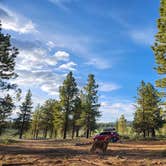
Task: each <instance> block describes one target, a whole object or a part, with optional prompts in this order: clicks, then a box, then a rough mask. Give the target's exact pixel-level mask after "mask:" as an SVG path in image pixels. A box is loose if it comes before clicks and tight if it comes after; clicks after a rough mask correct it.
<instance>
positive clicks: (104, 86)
mask: <svg viewBox="0 0 166 166" xmlns="http://www.w3.org/2000/svg"><path fill="white" fill-rule="evenodd" d="M120 88H121V87H120V86H119V85H117V84H114V83H108V82H106V83H105V82H100V83H99V90H100V91H102V92H110V91H114V90H118V89H120Z"/></svg>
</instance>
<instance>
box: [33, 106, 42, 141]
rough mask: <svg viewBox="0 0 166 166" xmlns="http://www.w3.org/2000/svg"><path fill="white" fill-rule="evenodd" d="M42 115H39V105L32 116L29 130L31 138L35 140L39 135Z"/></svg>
mask: <svg viewBox="0 0 166 166" xmlns="http://www.w3.org/2000/svg"><path fill="white" fill-rule="evenodd" d="M41 120H42V114H41V107H40V105H37V107H36V109H35V111H34V112H33V115H32V123H31V129H32V135H33V138H35V139H37V138H38V135H39V131H40V130H41V126H42V123H41V122H42V121H41Z"/></svg>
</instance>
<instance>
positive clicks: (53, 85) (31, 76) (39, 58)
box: [13, 43, 76, 98]
mask: <svg viewBox="0 0 166 166" xmlns="http://www.w3.org/2000/svg"><path fill="white" fill-rule="evenodd" d="M19 44H20V43H19ZM20 45H22V46H23V47H22V48H20V53H19V54H18V56H17V59H16V72H17V73H18V75H19V77H18V78H17V79H16V80H14V81H13V82H14V83H17V84H18V85H19V86H22V87H29V88H39V89H40V90H42V91H44V92H46V93H48V94H49V95H52V96H55V97H56V98H58V92H59V86H60V85H61V84H62V82H63V80H64V78H65V75H64V73H57V72H56V71H57V70H58V72H59V67H58V66H59V64H61V67H60V69H61V71H66V69H67V67H68V68H69V69H71V70H74V66H75V65H76V64H75V63H74V62H69V63H67V64H66V63H65V64H64V65H63V62H66V61H69V58H70V54H69V53H67V52H65V51H56V52H55V53H54V54H53V55H52V56H51V55H49V54H50V52H49V51H48V50H47V49H45V48H41V47H38V46H34V47H32V48H31V49H29V45H31V44H30V43H29V44H28V48H26V44H25V43H23V44H20ZM65 66H66V68H65Z"/></svg>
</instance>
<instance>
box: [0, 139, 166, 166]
mask: <svg viewBox="0 0 166 166" xmlns="http://www.w3.org/2000/svg"><path fill="white" fill-rule="evenodd" d="M84 141H87V140H82V142H84ZM75 143H76V141H72V140H65V141H64V140H54V141H53V140H49V141H48V140H47V141H42V140H41V141H34V140H27V141H18V142H17V143H13V144H10V145H2V144H0V159H2V160H1V161H0V162H1V164H0V165H3V166H12V165H13V166H20V165H27V166H29V165H34V166H52V165H58V166H101V165H102V166H107V165H118V166H120V165H123V166H138V165H139V166H150V165H153V166H155V165H157V166H166V141H150V142H148V141H139V142H124V143H113V144H112V143H110V144H109V147H108V150H107V153H106V154H105V156H104V157H103V156H102V155H99V154H91V153H90V152H89V149H90V147H91V145H81V146H75Z"/></svg>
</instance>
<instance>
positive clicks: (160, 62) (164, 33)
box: [152, 0, 166, 88]
mask: <svg viewBox="0 0 166 166" xmlns="http://www.w3.org/2000/svg"><path fill="white" fill-rule="evenodd" d="M160 4H161V6H160V18H159V19H158V22H157V24H158V33H157V34H156V36H155V37H156V41H155V43H154V46H152V49H153V52H154V54H155V59H156V63H157V67H156V68H155V69H156V71H157V73H158V74H160V75H162V76H165V74H166V56H165V55H166V1H165V0H161V1H160ZM156 85H157V86H158V87H161V88H165V87H166V78H165V77H163V78H162V79H159V80H157V81H156Z"/></svg>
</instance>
